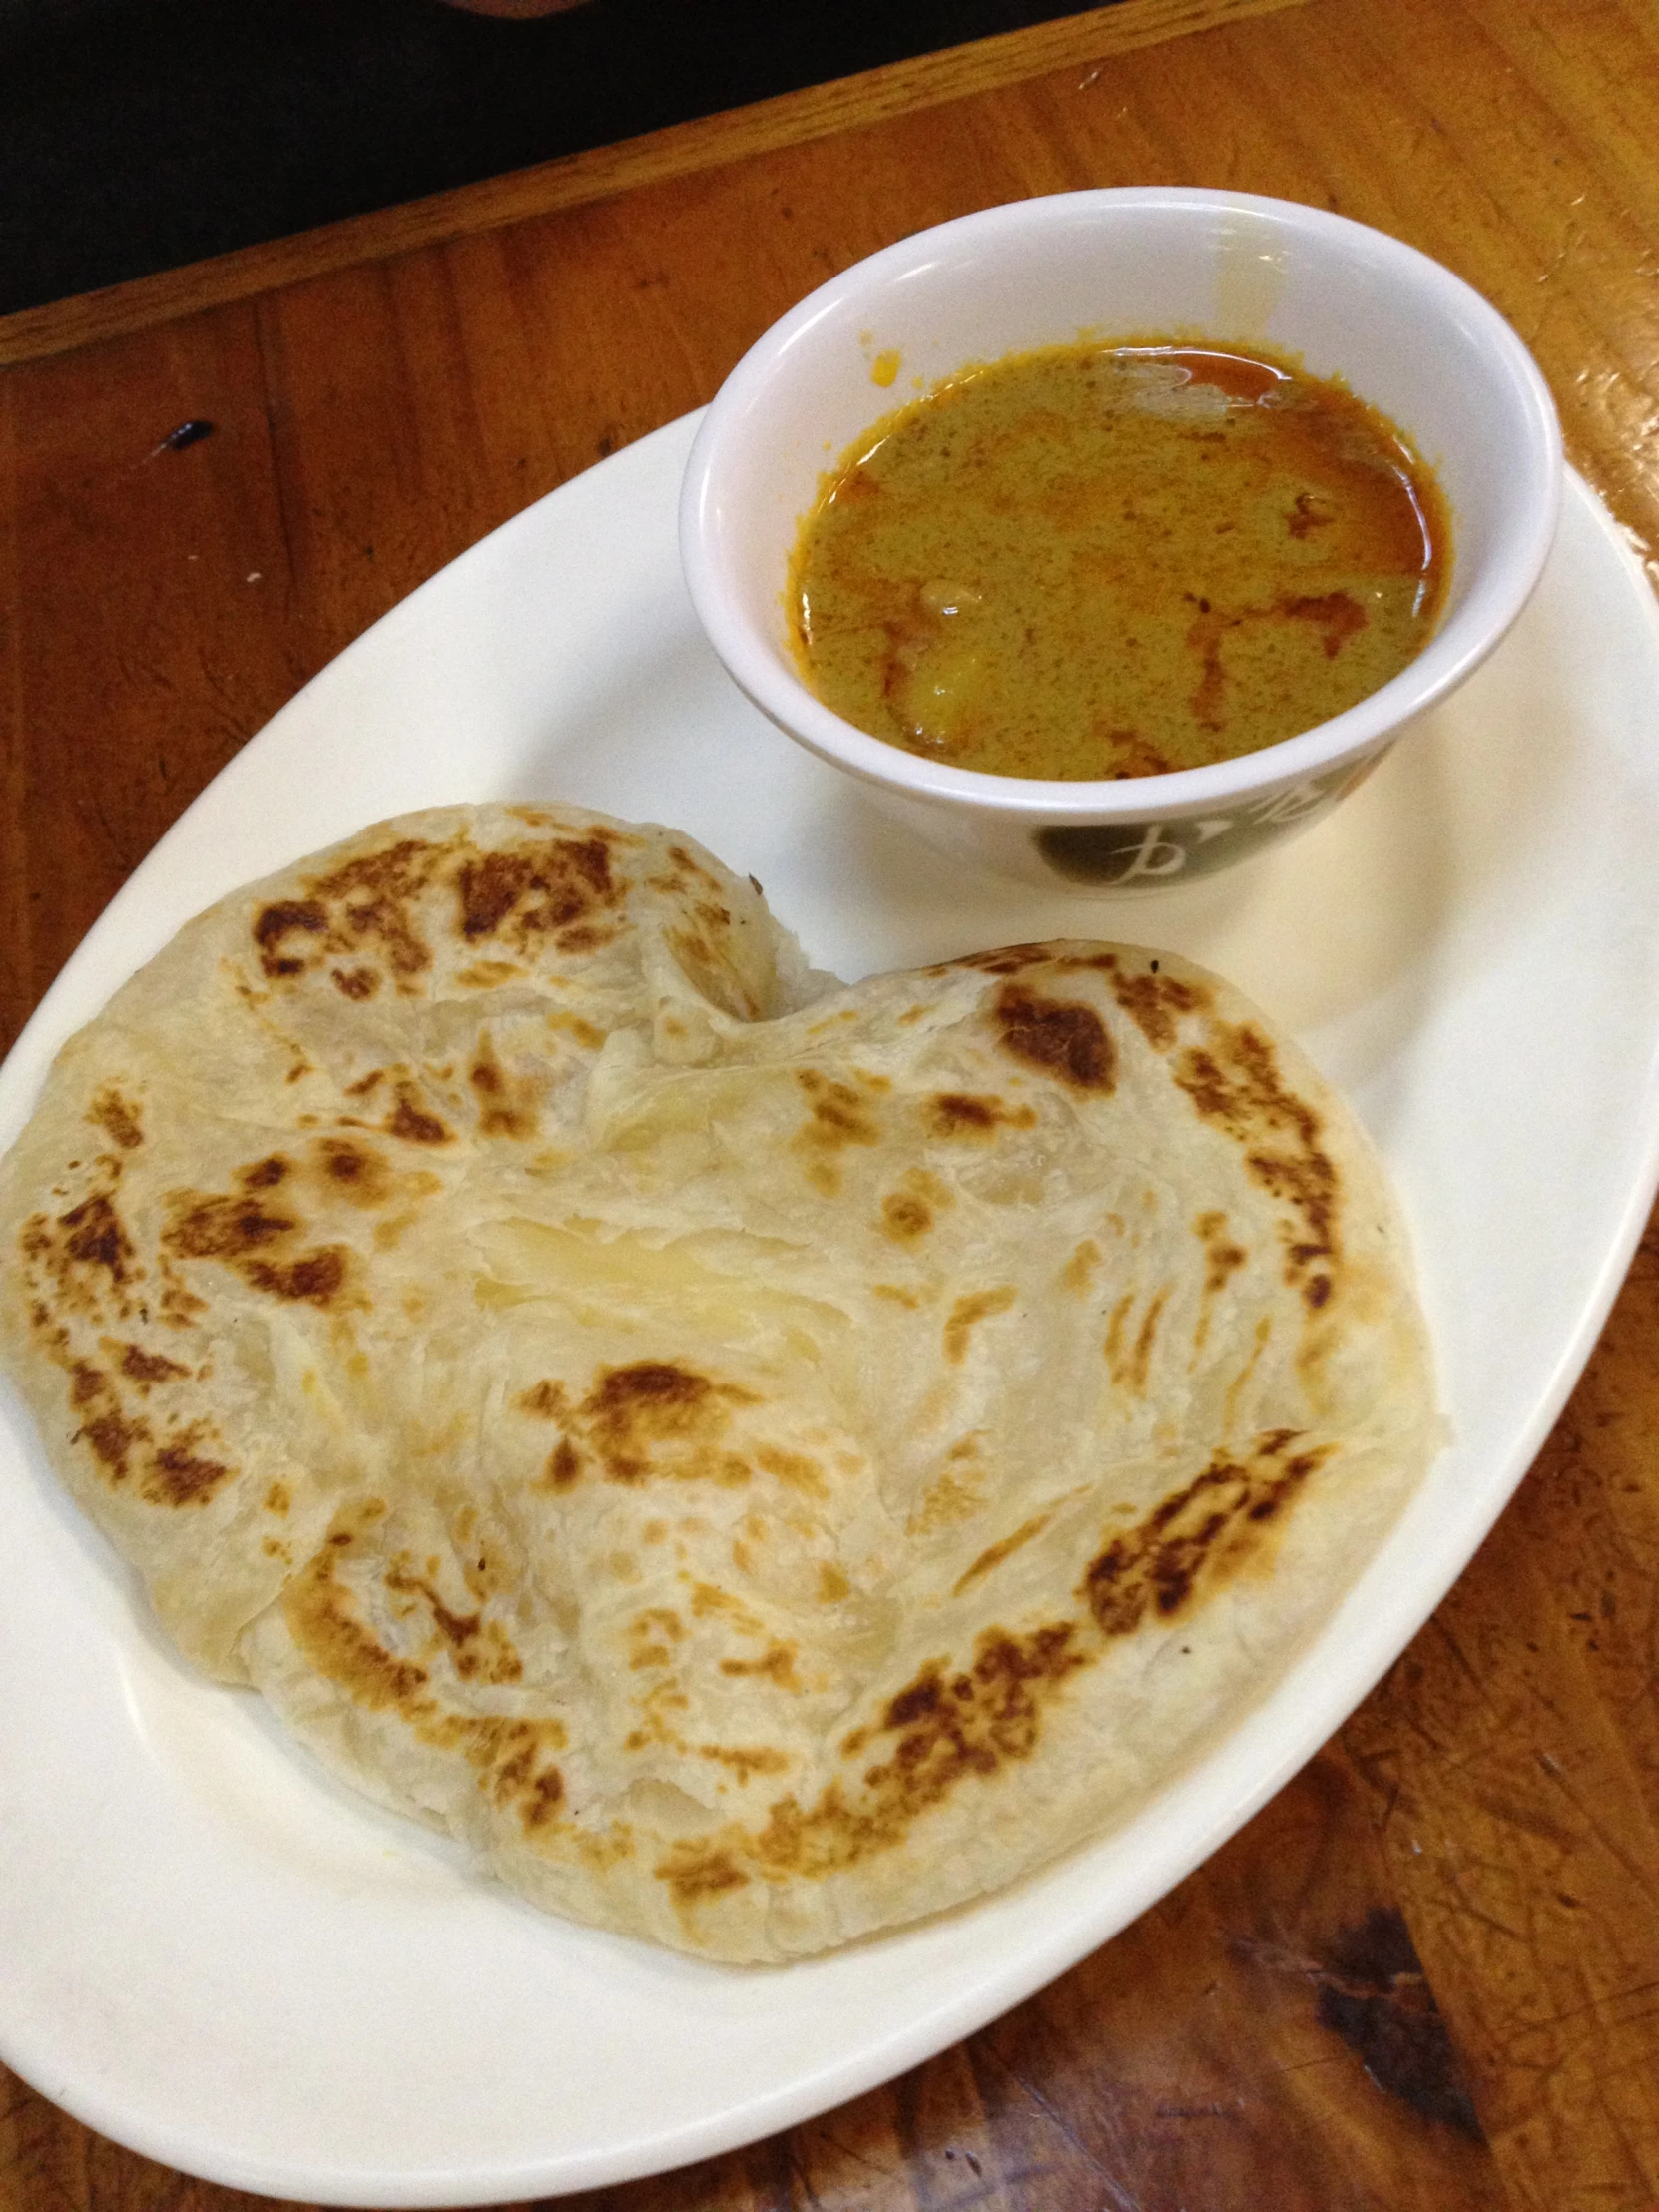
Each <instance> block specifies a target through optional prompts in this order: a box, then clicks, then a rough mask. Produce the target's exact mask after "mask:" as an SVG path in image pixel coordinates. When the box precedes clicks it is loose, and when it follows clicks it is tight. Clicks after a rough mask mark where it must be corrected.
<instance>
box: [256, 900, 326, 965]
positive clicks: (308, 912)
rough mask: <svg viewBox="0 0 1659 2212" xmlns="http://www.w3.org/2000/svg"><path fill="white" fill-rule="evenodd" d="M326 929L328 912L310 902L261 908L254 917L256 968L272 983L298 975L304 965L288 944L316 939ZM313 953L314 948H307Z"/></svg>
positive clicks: (279, 902)
mask: <svg viewBox="0 0 1659 2212" xmlns="http://www.w3.org/2000/svg"><path fill="white" fill-rule="evenodd" d="M327 927H328V910H327V908H326V907H325V906H323V905H322V904H320V902H319V901H318V900H316V899H314V898H280V899H277V900H276V901H275V903H274V904H272V905H270V906H262V907H261V909H260V911H259V912H258V913H257V914H256V915H255V917H254V942H255V943H256V944H257V945H258V946H259V948H260V966H261V968H262V970H263V971H264V972H265V974H267V975H268V976H270V977H271V978H272V979H273V981H275V980H276V979H277V977H279V976H286V975H302V974H303V973H304V971H305V968H306V965H307V962H306V959H305V956H304V952H303V951H296V950H295V949H294V948H293V946H292V945H291V943H290V942H289V940H290V939H291V938H293V937H298V938H299V939H300V940H301V944H302V945H303V940H304V939H305V938H307V937H320V936H321V935H323V933H324V932H325V931H326V929H327ZM307 949H314V948H307Z"/></svg>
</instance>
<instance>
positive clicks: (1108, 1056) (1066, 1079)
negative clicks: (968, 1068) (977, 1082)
mask: <svg viewBox="0 0 1659 2212" xmlns="http://www.w3.org/2000/svg"><path fill="white" fill-rule="evenodd" d="M992 1011H993V1013H994V1016H995V1019H996V1022H997V1026H998V1028H999V1030H1000V1032H1001V1036H1000V1042H1001V1045H1002V1048H1003V1050H1004V1051H1005V1052H1008V1053H1010V1054H1011V1055H1012V1056H1013V1058H1014V1059H1016V1060H1020V1061H1023V1062H1024V1064H1025V1065H1026V1066H1027V1067H1033V1068H1038V1069H1040V1070H1041V1072H1042V1073H1043V1074H1044V1075H1050V1076H1053V1077H1055V1078H1056V1079H1057V1080H1058V1081H1060V1082H1062V1083H1069V1084H1070V1085H1071V1086H1072V1088H1073V1089H1075V1090H1080V1091H1099V1092H1101V1093H1105V1092H1108V1091H1110V1090H1111V1089H1112V1088H1113V1087H1114V1085H1115V1084H1116V1081H1117V1052H1116V1049H1115V1048H1114V1046H1113V1043H1112V1040H1111V1037H1110V1036H1109V1035H1108V1034H1107V1030H1106V1024H1105V1023H1104V1022H1103V1021H1102V1020H1101V1018H1100V1016H1099V1015H1098V1014H1097V1013H1096V1012H1095V1010H1094V1008H1093V1007H1092V1006H1085V1005H1084V1004H1082V1002H1081V1001H1080V1000H1077V999H1060V998H1043V997H1041V996H1040V995H1039V994H1038V993H1037V992H1036V991H1033V990H1028V989H1026V988H1025V986H1024V985H1023V984H1018V983H1005V984H1004V985H1003V987H1002V989H1001V990H1000V991H998V993H997V995H996V1000H995V1004H994V1006H993V1009H992Z"/></svg>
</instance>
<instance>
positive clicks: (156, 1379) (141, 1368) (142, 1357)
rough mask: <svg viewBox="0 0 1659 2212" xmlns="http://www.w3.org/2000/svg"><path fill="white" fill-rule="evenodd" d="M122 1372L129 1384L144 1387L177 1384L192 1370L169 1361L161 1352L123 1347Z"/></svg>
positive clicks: (133, 1346) (134, 1346) (138, 1346)
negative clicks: (154, 1384) (153, 1384)
mask: <svg viewBox="0 0 1659 2212" xmlns="http://www.w3.org/2000/svg"><path fill="white" fill-rule="evenodd" d="M120 1351H121V1372H122V1374H123V1375H124V1376H126V1378H127V1380H128V1382H129V1383H139V1384H141V1385H143V1386H148V1385H149V1384H152V1383H177V1382H178V1381H179V1380H180V1379H181V1378H182V1377H184V1376H187V1375H189V1373H190V1370H189V1368H187V1367H182V1366H181V1365H180V1364H179V1362H178V1361H177V1360H168V1359H165V1358H164V1357H163V1355H162V1354H161V1353H159V1352H146V1351H145V1350H144V1348H143V1346H142V1345H122V1346H121V1348H120Z"/></svg>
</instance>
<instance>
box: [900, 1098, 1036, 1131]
mask: <svg viewBox="0 0 1659 2212" xmlns="http://www.w3.org/2000/svg"><path fill="white" fill-rule="evenodd" d="M923 1111H924V1113H925V1115H926V1119H927V1133H928V1135H929V1136H932V1137H938V1138H942V1139H944V1140H946V1141H948V1140H950V1139H952V1138H955V1139H958V1140H960V1139H965V1140H967V1141H968V1142H969V1143H972V1142H975V1141H978V1142H981V1143H982V1142H984V1141H985V1140H987V1139H988V1138H991V1137H993V1136H995V1134H996V1132H997V1130H998V1129H1000V1128H1007V1129H1034V1128H1035V1127H1036V1125H1037V1117H1036V1114H1035V1112H1034V1111H1033V1109H1032V1108H1031V1107H1029V1106H1009V1105H1007V1104H1006V1103H1005V1102H1004V1101H1003V1100H1002V1099H1000V1098H997V1097H995V1096H994V1095H992V1094H988V1093H985V1092H982V1091H938V1092H936V1093H935V1094H934V1096H933V1097H931V1098H930V1099H928V1100H927V1102H926V1105H925V1107H924V1108H923Z"/></svg>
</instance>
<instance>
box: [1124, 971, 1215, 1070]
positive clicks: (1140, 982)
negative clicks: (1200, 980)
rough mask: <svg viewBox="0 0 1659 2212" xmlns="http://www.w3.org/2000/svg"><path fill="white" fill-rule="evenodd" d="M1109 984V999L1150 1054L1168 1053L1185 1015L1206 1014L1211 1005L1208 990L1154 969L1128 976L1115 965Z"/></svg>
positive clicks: (1212, 1000) (1211, 998)
mask: <svg viewBox="0 0 1659 2212" xmlns="http://www.w3.org/2000/svg"><path fill="white" fill-rule="evenodd" d="M1111 983H1112V995H1113V997H1114V998H1115V999H1116V1000H1117V1002H1118V1004H1119V1005H1120V1006H1121V1007H1122V1008H1123V1011H1124V1012H1125V1013H1126V1014H1127V1015H1128V1016H1129V1019H1130V1020H1131V1021H1132V1022H1133V1023H1134V1024H1135V1027H1136V1028H1137V1029H1138V1030H1139V1031H1140V1033H1141V1035H1142V1036H1143V1037H1144V1038H1145V1039H1146V1041H1147V1043H1148V1044H1149V1045H1151V1047H1152V1049H1153V1050H1154V1052H1167V1051H1168V1050H1169V1048H1170V1046H1171V1045H1172V1044H1174V1042H1175V1040H1176V1037H1177V1036H1178V1035H1179V1033H1180V1026H1181V1023H1182V1021H1183V1019H1184V1018H1185V1017H1186V1016H1187V1015H1189V1014H1202V1013H1208V1012H1209V1010H1210V1008H1211V1006H1212V1005H1213V1004H1214V1003H1215V1001H1214V996H1213V994H1212V993H1211V992H1210V991H1207V990H1205V989H1203V988H1201V987H1200V986H1199V985H1197V984H1194V983H1186V982H1183V981H1182V979H1181V978H1180V977H1179V976H1178V975H1165V974H1162V973H1160V972H1159V971H1158V970H1156V969H1153V970H1151V971H1149V972H1146V973H1143V974H1140V975H1129V974H1126V973H1125V972H1124V970H1123V969H1122V967H1120V966H1115V967H1114V971H1113V974H1112V978H1111Z"/></svg>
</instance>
